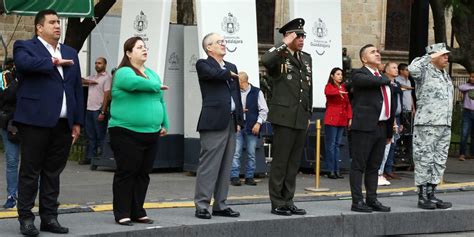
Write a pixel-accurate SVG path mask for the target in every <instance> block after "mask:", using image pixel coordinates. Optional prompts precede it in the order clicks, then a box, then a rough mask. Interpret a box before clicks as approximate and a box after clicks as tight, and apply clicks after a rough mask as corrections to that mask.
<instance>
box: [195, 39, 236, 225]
mask: <svg viewBox="0 0 474 237" xmlns="http://www.w3.org/2000/svg"><path fill="white" fill-rule="evenodd" d="M225 46H226V43H225V41H224V38H223V37H222V36H221V35H219V34H216V33H210V34H207V35H206V36H205V37H204V38H203V40H202V48H203V49H204V51H205V52H206V54H207V55H208V57H207V59H200V60H198V61H197V62H196V70H197V73H198V78H199V86H200V87H201V96H202V109H201V115H200V117H199V121H198V126H197V130H198V132H199V135H200V142H201V154H200V157H199V167H198V169H197V172H196V190H195V194H194V203H195V204H196V213H195V216H196V217H197V218H201V219H210V218H211V214H210V213H209V211H208V208H209V205H210V203H211V198H212V196H213V195H214V204H213V206H212V210H213V211H212V215H214V216H226V217H238V216H240V213H239V212H236V211H234V210H232V209H231V208H230V207H228V206H227V204H226V199H227V193H228V191H229V182H230V180H229V177H230V169H231V166H232V157H233V154H234V152H235V133H236V131H238V130H240V128H241V127H242V126H243V119H242V118H243V114H242V113H243V111H242V102H241V97H240V88H239V79H238V75H237V67H236V66H235V65H234V64H232V63H230V62H227V61H224V56H225V54H226V47H225Z"/></svg>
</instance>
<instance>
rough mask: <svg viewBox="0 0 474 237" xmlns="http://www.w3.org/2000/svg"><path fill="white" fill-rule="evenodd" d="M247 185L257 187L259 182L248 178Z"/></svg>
mask: <svg viewBox="0 0 474 237" xmlns="http://www.w3.org/2000/svg"><path fill="white" fill-rule="evenodd" d="M245 184H246V185H252V186H257V182H255V179H253V178H246V179H245Z"/></svg>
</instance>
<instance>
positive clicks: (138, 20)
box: [133, 11, 148, 33]
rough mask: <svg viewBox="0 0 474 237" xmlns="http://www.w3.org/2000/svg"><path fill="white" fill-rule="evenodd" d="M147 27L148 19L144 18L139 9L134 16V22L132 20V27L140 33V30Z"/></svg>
mask: <svg viewBox="0 0 474 237" xmlns="http://www.w3.org/2000/svg"><path fill="white" fill-rule="evenodd" d="M147 27H148V20H147V19H146V15H145V13H143V11H140V14H138V15H137V16H136V17H135V22H133V28H135V30H137V31H138V33H141V32H142V31H144V30H146V28H147Z"/></svg>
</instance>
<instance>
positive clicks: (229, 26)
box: [221, 12, 240, 35]
mask: <svg viewBox="0 0 474 237" xmlns="http://www.w3.org/2000/svg"><path fill="white" fill-rule="evenodd" d="M221 27H222V30H223V31H225V32H227V33H228V34H230V35H233V34H234V33H236V32H237V31H239V29H240V25H239V22H237V18H236V17H235V16H234V15H233V14H232V13H230V12H229V14H227V17H224V20H223V21H222V24H221Z"/></svg>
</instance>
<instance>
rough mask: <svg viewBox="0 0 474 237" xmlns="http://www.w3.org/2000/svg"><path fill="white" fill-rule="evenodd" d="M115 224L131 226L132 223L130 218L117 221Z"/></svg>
mask: <svg viewBox="0 0 474 237" xmlns="http://www.w3.org/2000/svg"><path fill="white" fill-rule="evenodd" d="M117 224H119V225H124V226H133V223H132V221H131V220H126V221H117Z"/></svg>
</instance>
